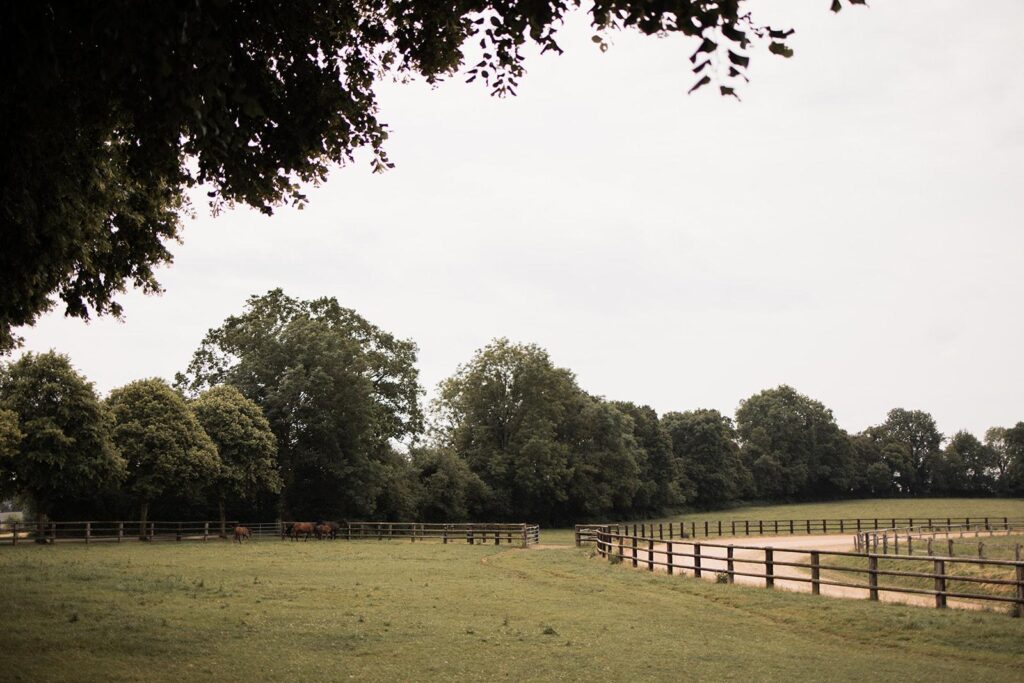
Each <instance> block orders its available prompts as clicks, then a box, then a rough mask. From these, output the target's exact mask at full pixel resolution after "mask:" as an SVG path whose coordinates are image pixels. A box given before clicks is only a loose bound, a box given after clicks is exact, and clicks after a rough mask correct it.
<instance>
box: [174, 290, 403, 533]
mask: <svg viewBox="0 0 1024 683" xmlns="http://www.w3.org/2000/svg"><path fill="white" fill-rule="evenodd" d="M219 384H230V385H232V386H234V387H236V388H237V389H238V390H239V391H241V392H242V394H243V395H245V396H246V397H247V398H248V399H250V400H252V401H253V402H255V403H256V404H257V405H259V406H260V408H261V409H262V410H263V413H264V415H266V417H267V420H268V421H269V422H270V427H271V429H272V430H273V432H274V436H275V437H276V438H277V450H278V456H277V457H278V463H279V465H280V469H281V476H282V479H283V482H284V487H283V489H282V494H281V508H282V513H283V514H285V515H288V516H318V515H328V514H330V515H338V516H356V517H364V516H373V515H375V514H377V512H378V502H379V498H380V496H381V495H383V494H384V493H385V483H386V481H387V480H388V476H389V475H388V468H389V467H391V466H390V465H389V464H388V463H389V462H391V461H392V457H393V454H392V450H393V448H392V444H393V443H394V442H398V441H408V440H409V439H411V438H412V437H414V436H415V435H416V434H418V433H419V432H420V431H421V429H422V414H421V410H420V404H419V399H420V395H421V394H422V389H421V388H420V386H419V383H418V373H417V370H416V345H415V344H414V343H413V342H411V341H407V340H401V339H396V338H395V337H394V336H392V335H391V334H389V333H387V332H385V331H383V330H381V329H380V328H378V327H376V326H374V325H372V324H370V323H369V322H367V321H366V320H365V319H363V318H362V317H360V316H359V315H357V314H356V313H355V311H352V310H350V309H347V308H343V307H342V306H340V305H339V304H338V302H337V301H336V300H335V299H333V298H323V299H314V300H312V301H300V300H298V299H293V298H291V297H288V296H286V295H285V294H284V293H283V292H282V291H281V290H280V289H276V290H273V291H271V292H268V293H267V294H265V295H263V296H253V297H251V298H250V299H249V300H248V302H247V303H246V306H245V310H244V311H243V312H242V314H241V315H238V316H231V317H229V318H228V319H227V320H225V321H224V324H223V325H221V326H220V327H218V328H215V329H212V330H210V331H209V332H208V333H207V335H206V337H205V339H204V340H203V342H202V344H201V345H200V347H199V349H198V350H197V351H196V352H195V355H194V356H193V358H192V362H191V363H190V365H189V367H188V370H187V372H186V373H185V374H184V375H179V376H178V385H179V386H181V387H182V388H184V389H185V390H187V391H188V392H189V393H192V394H197V393H198V392H200V391H202V390H204V389H206V388H208V387H212V386H216V385H219Z"/></svg>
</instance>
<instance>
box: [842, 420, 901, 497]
mask: <svg viewBox="0 0 1024 683" xmlns="http://www.w3.org/2000/svg"><path fill="white" fill-rule="evenodd" d="M889 455H890V456H891V454H889ZM850 459H851V474H852V491H853V493H854V494H855V495H858V496H870V497H879V496H888V495H891V494H892V493H893V475H892V469H891V468H890V466H889V462H890V457H887V453H886V452H885V450H884V449H883V448H882V445H881V444H880V443H879V442H878V441H877V440H875V439H873V438H871V436H869V435H867V434H857V435H854V436H851V437H850Z"/></svg>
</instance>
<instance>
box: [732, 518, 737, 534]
mask: <svg viewBox="0 0 1024 683" xmlns="http://www.w3.org/2000/svg"><path fill="white" fill-rule="evenodd" d="M732 535H733V536H735V535H736V520H735V519H734V520H732Z"/></svg>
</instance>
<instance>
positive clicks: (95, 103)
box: [0, 0, 863, 351]
mask: <svg viewBox="0 0 1024 683" xmlns="http://www.w3.org/2000/svg"><path fill="white" fill-rule="evenodd" d="M847 1H848V2H849V3H850V4H863V0H847ZM748 4H749V3H748V2H747V0H728V1H725V2H715V3H709V2H703V1H701V0H658V1H656V2H649V1H645V2H639V1H638V0H615V1H614V2H593V3H589V2H588V3H584V2H581V0H554V1H552V2H545V3H494V2H486V1H483V2H480V1H474V2H456V3H449V4H438V3H425V2H412V1H410V0H371V1H369V2H359V3H346V2H335V3H322V2H316V1H314V0H293V1H290V2H280V1H271V2H258V3H244V2H218V1H214V0H195V1H193V2H188V3H177V2H163V3H146V4H140V3H137V2H129V1H128V0H113V1H110V2H102V3H87V2H73V1H71V0H51V1H49V2H12V3H5V4H4V5H3V8H2V9H0V54H2V65H3V70H4V74H5V80H4V88H3V89H2V90H0V119H2V120H3V121H4V135H3V136H0V150H2V154H0V159H2V160H3V161H2V163H3V180H4V182H3V183H0V206H3V211H2V212H0V233H2V234H3V236H4V249H3V250H2V251H0V351H3V350H5V349H9V348H11V347H12V346H13V345H15V344H16V343H17V337H16V333H15V329H16V328H17V327H19V326H22V325H27V324H31V323H33V322H34V321H35V320H36V318H37V317H38V316H39V315H40V314H41V313H42V312H44V311H46V310H48V309H49V308H51V307H52V306H53V305H54V304H55V303H56V300H57V299H59V300H61V301H62V302H63V306H64V309H65V312H66V314H68V315H71V316H78V317H83V318H87V317H89V316H90V315H91V314H104V313H112V314H115V315H117V314H119V313H120V312H121V305H120V304H119V303H118V301H117V300H116V295H117V294H118V293H119V292H121V291H123V290H124V288H125V287H126V286H129V285H134V286H136V287H141V288H142V289H144V290H147V291H158V290H159V289H160V285H159V283H158V282H157V280H156V277H155V274H154V268H155V267H156V266H158V265H160V264H163V263H167V262H169V261H170V260H171V254H170V251H169V250H168V248H167V244H168V242H171V241H174V240H176V239H178V237H179V235H180V227H181V217H182V214H183V212H185V211H187V210H188V200H187V195H186V193H187V191H188V190H189V189H190V188H193V187H202V188H204V189H206V190H207V193H208V196H209V198H210V201H211V202H212V204H213V205H214V207H215V208H216V207H219V206H221V205H224V204H231V203H235V202H238V203H244V204H247V205H249V206H253V207H256V208H258V209H260V210H261V211H263V212H266V213H271V212H272V211H273V209H274V207H275V206H277V205H279V204H281V203H286V202H287V203H298V204H301V203H302V202H304V201H305V196H304V195H303V193H302V184H303V183H308V182H319V181H321V180H323V179H324V178H325V177H326V174H327V172H328V169H329V168H330V167H331V166H332V165H334V164H338V163H346V162H349V161H351V160H352V159H353V155H354V153H355V151H356V150H359V149H363V148H365V149H367V150H369V151H370V152H371V155H372V159H373V161H372V166H373V169H374V170H375V171H379V170H383V169H385V168H387V167H388V166H390V165H391V162H390V161H389V160H388V157H387V153H386V150H385V141H386V140H387V137H388V129H387V126H386V124H385V123H383V121H381V119H380V118H379V112H378V107H377V100H376V95H375V87H376V85H377V84H378V83H380V82H381V81H383V80H385V79H392V78H405V77H409V76H418V77H422V78H424V79H426V80H427V81H428V82H435V81H438V80H441V79H444V78H447V77H450V76H453V75H455V74H457V73H459V72H460V71H462V73H463V75H465V76H467V77H468V78H467V80H470V81H472V80H479V81H480V82H482V83H484V84H485V87H486V88H487V89H488V90H490V91H491V93H493V94H496V95H505V94H514V93H515V91H516V88H517V87H518V86H519V81H520V79H521V77H522V76H523V75H524V73H525V55H524V48H525V47H526V46H527V45H534V46H537V47H539V48H540V50H541V51H555V52H560V51H561V47H560V46H559V43H558V40H557V32H558V29H559V27H560V26H561V24H562V21H563V18H564V17H565V16H566V15H567V14H568V13H569V12H572V11H575V10H578V9H580V8H583V9H584V10H585V11H587V12H588V13H589V15H590V20H591V24H592V26H593V28H594V31H595V36H594V40H595V42H596V43H598V44H599V46H600V47H601V48H602V49H606V47H607V43H606V42H605V40H604V38H602V36H603V35H606V34H607V33H608V32H610V31H615V30H620V29H628V30H633V31H638V32H640V33H642V34H645V35H650V36H662V35H666V34H676V35H682V36H687V37H689V38H691V39H692V45H691V46H690V47H691V48H695V49H694V51H693V52H692V54H691V55H690V61H691V63H692V71H693V72H694V73H695V74H696V76H695V78H696V79H697V80H696V83H695V85H694V87H695V88H697V87H702V86H704V85H707V84H709V83H711V82H712V76H711V75H710V74H711V73H712V72H713V71H714V69H712V68H710V67H711V64H712V62H713V61H714V60H717V61H719V62H721V63H722V64H724V65H726V66H727V69H722V70H721V71H722V75H721V77H720V79H721V83H720V84H719V88H720V91H721V92H722V94H726V95H728V94H735V85H736V83H737V82H740V81H743V80H745V79H746V73H747V68H748V65H749V62H750V59H751V55H752V53H753V52H755V51H756V49H757V48H758V46H762V47H763V46H767V50H768V51H770V52H772V53H774V54H777V55H782V56H787V57H788V56H789V55H790V54H792V50H791V49H790V48H789V47H788V46H787V45H786V38H787V36H788V35H789V33H790V31H789V30H785V29H778V28H774V27H770V26H765V25H762V24H760V23H759V22H758V21H757V19H756V17H755V15H754V14H752V13H751V11H750V9H749V7H748ZM831 6H832V10H833V11H838V10H839V9H840V8H841V2H840V0H832V3H831ZM687 49H688V50H689V48H687Z"/></svg>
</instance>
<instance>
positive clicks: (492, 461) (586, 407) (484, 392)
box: [435, 339, 640, 522]
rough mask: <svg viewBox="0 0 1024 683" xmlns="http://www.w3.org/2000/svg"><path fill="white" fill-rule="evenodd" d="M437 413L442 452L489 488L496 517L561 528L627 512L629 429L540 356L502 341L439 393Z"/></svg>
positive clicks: (633, 456) (634, 478)
mask: <svg viewBox="0 0 1024 683" xmlns="http://www.w3.org/2000/svg"><path fill="white" fill-rule="evenodd" d="M435 407H436V413H437V416H438V418H437V433H438V437H439V440H440V442H441V445H442V446H444V447H447V448H451V449H453V450H454V451H455V452H456V453H457V454H458V455H459V457H461V458H464V459H465V460H466V462H467V463H468V464H469V466H470V468H471V469H472V470H473V471H474V472H475V473H476V474H478V475H479V476H480V478H481V479H483V481H484V482H485V483H486V484H487V485H488V486H489V487H490V488H491V490H492V491H493V497H492V502H493V506H494V507H493V508H492V510H491V511H490V513H491V514H492V515H494V516H497V517H503V518H508V519H518V520H538V521H544V522H552V521H562V522H564V521H567V520H568V519H569V518H571V517H572V516H573V515H581V516H589V517H597V516H603V515H608V514H611V513H613V512H615V511H618V510H622V511H625V510H628V509H630V506H631V503H632V500H633V496H634V495H635V493H636V490H637V489H638V487H639V485H640V482H639V478H638V474H639V468H638V465H637V457H638V455H639V453H638V447H637V445H636V441H635V440H634V439H633V434H632V430H633V425H632V422H631V421H630V420H629V418H628V417H627V416H625V415H623V414H622V413H621V412H619V411H618V410H616V409H615V408H614V407H612V406H610V405H608V404H606V403H604V402H602V401H598V400H597V399H595V398H593V397H591V396H589V395H587V394H586V393H585V392H584V391H583V390H582V389H580V388H579V386H577V384H576V378H575V377H574V376H573V374H572V373H571V372H570V371H569V370H566V369H564V368H559V367H557V366H555V365H554V363H552V362H551V359H550V357H549V356H548V354H547V352H546V351H544V350H543V349H541V348H540V347H538V346H536V345H533V344H528V345H526V344H513V343H512V342H510V341H508V340H507V339H498V340H495V341H494V342H492V343H491V344H489V345H488V346H486V347H485V348H483V349H481V350H479V351H478V352H477V353H476V354H475V355H474V357H473V358H472V359H471V360H470V361H469V362H468V363H466V364H465V365H462V366H460V367H459V369H458V370H457V371H456V373H455V374H454V375H453V376H452V377H450V378H448V379H447V380H445V381H444V382H442V383H441V386H440V389H439V397H438V400H437V403H436V406H435Z"/></svg>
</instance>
